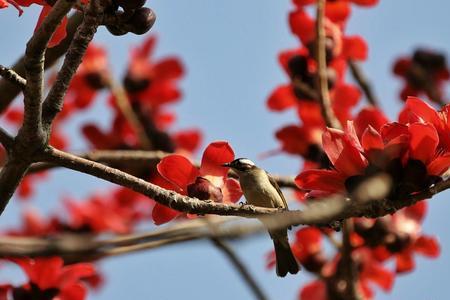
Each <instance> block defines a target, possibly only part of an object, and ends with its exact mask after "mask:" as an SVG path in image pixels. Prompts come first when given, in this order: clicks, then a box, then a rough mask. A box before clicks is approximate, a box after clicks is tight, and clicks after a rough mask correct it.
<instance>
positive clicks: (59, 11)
mask: <svg viewBox="0 0 450 300" xmlns="http://www.w3.org/2000/svg"><path fill="white" fill-rule="evenodd" d="M73 4H74V1H73V0H59V1H57V2H56V3H55V5H54V6H53V7H52V9H51V11H50V13H49V14H48V15H47V17H46V18H45V19H44V21H43V22H42V24H41V26H40V27H39V28H38V30H37V31H36V33H35V34H33V36H32V38H31V39H30V41H29V42H28V43H27V49H26V51H25V60H24V66H25V78H26V80H27V84H26V86H25V90H24V96H25V97H24V120H23V125H22V128H21V129H20V131H19V136H20V137H23V138H24V139H27V140H29V141H31V140H34V139H35V138H39V136H38V135H39V134H41V132H40V131H42V127H41V126H42V122H41V112H42V106H41V101H42V98H43V92H44V62H45V50H46V49H47V46H48V43H49V42H50V39H51V37H52V36H53V33H54V32H55V31H56V28H57V27H58V25H59V24H60V23H61V21H62V19H63V18H64V17H65V16H66V15H67V13H68V12H69V11H70V9H71V8H72V6H73Z"/></svg>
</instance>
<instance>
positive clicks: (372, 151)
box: [296, 122, 450, 198]
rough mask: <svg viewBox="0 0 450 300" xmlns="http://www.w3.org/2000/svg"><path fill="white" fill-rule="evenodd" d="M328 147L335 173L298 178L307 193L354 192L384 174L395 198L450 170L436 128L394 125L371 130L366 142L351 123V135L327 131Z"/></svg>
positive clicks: (449, 158)
mask: <svg viewBox="0 0 450 300" xmlns="http://www.w3.org/2000/svg"><path fill="white" fill-rule="evenodd" d="M322 142H323V149H324V151H325V152H326V154H327V155H328V158H329V159H330V161H331V163H332V165H333V167H334V169H333V170H307V171H305V172H303V173H301V174H300V175H299V176H298V177H297V178H296V182H297V184H298V185H299V187H301V188H304V189H308V190H319V191H324V192H328V193H339V192H344V191H345V190H347V192H351V191H352V189H353V188H354V184H356V183H358V182H360V180H362V179H363V178H365V176H370V175H371V174H374V173H373V172H377V171H384V172H388V173H389V174H390V175H391V176H392V178H393V182H394V183H395V185H394V187H393V190H392V193H393V194H392V195H391V196H390V197H393V198H396V197H405V196H407V195H409V194H411V193H413V192H418V191H420V190H422V189H425V188H427V187H428V186H429V185H431V184H432V183H434V182H435V181H436V180H439V176H440V175H442V174H443V173H444V172H445V171H446V170H447V169H448V167H449V166H450V155H449V154H448V153H446V152H447V151H448V150H447V149H445V151H443V150H442V149H438V145H439V136H438V133H437V131H436V129H435V127H434V126H433V125H432V124H430V123H424V122H415V123H409V124H407V125H404V124H400V123H389V124H386V125H384V126H383V127H382V128H381V132H380V133H379V132H378V131H376V130H375V129H374V128H372V127H368V128H367V129H366V130H365V132H364V134H363V135H362V138H361V143H360V140H359V138H358V136H357V135H356V132H355V128H354V127H353V123H352V122H349V123H348V125H347V128H346V131H345V132H343V131H341V130H336V129H330V128H329V129H327V130H326V132H325V133H324V134H323V136H322ZM369 165H370V168H367V167H368V166H369ZM367 172H369V173H370V174H369V173H367Z"/></svg>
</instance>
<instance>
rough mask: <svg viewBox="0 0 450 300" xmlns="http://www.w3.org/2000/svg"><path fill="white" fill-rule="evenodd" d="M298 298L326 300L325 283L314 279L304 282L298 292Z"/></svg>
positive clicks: (302, 299)
mask: <svg viewBox="0 0 450 300" xmlns="http://www.w3.org/2000/svg"><path fill="white" fill-rule="evenodd" d="M300 300H328V293H327V287H326V285H325V283H324V282H323V281H320V280H316V281H313V282H310V283H308V284H305V285H304V286H303V288H302V290H301V292H300Z"/></svg>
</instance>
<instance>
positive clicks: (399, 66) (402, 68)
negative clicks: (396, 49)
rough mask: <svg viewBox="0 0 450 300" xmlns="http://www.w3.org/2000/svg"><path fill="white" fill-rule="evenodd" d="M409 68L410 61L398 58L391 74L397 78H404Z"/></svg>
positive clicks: (405, 58)
mask: <svg viewBox="0 0 450 300" xmlns="http://www.w3.org/2000/svg"><path fill="white" fill-rule="evenodd" d="M410 67H411V59H409V58H407V57H401V58H399V59H398V60H397V61H396V62H395V63H394V67H393V68H392V72H393V73H394V74H395V75H397V76H405V74H406V72H407V71H408V70H409V68H410Z"/></svg>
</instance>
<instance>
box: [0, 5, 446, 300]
mask: <svg viewBox="0 0 450 300" xmlns="http://www.w3.org/2000/svg"><path fill="white" fill-rule="evenodd" d="M147 5H148V6H149V7H151V8H152V9H154V10H155V12H156V14H157V17H158V19H157V22H156V24H155V26H154V28H153V29H152V30H151V32H152V33H156V34H157V35H158V36H159V42H158V47H157V56H158V55H159V56H161V55H167V54H176V55H178V56H179V57H180V58H181V59H182V60H183V62H184V64H185V65H186V67H187V71H188V72H187V76H186V78H185V79H183V80H182V86H183V91H184V98H183V100H182V102H181V104H177V105H176V111H177V113H178V115H179V120H178V122H177V126H178V127H180V128H185V127H199V128H201V129H202V130H203V132H204V133H205V140H204V143H205V144H207V143H209V142H210V141H213V140H218V139H226V140H228V141H229V142H230V143H231V144H232V146H233V148H234V149H235V152H236V154H237V155H238V156H246V157H249V158H252V159H254V160H256V161H257V163H259V164H260V165H261V166H263V167H264V168H266V169H267V170H268V171H270V172H272V173H277V174H297V173H298V170H299V168H300V161H298V159H297V158H292V157H287V156H274V157H270V158H268V159H265V160H260V159H258V155H259V154H261V153H262V152H265V151H267V150H271V149H274V148H276V147H277V143H276V141H275V139H274V137H273V133H274V130H275V129H276V128H279V127H280V126H281V125H283V124H286V123H288V122H289V121H293V120H294V119H295V116H294V115H293V113H286V114H274V113H270V112H268V110H267V109H266V107H265V100H266V98H267V96H268V94H269V93H270V91H271V90H272V89H273V88H274V87H275V86H276V85H278V84H280V83H282V82H285V81H286V80H287V78H285V75H284V74H283V72H282V70H281V68H280V67H279V65H278V64H277V54H278V53H279V52H280V51H281V50H283V49H287V48H290V47H295V46H296V45H298V42H297V41H296V40H295V38H294V37H293V36H292V35H291V34H290V32H289V28H288V24H287V14H288V11H289V10H290V9H291V8H292V5H291V3H290V1H288V0H284V1H272V0H246V1H242V0H229V1H208V0H190V1H183V0H151V1H150V0H149V1H147ZM449 10H450V3H447V2H445V1H441V0H429V1H410V0H395V1H388V0H381V1H380V4H379V5H378V6H377V7H375V8H372V9H357V8H354V9H353V16H352V18H351V21H350V24H349V28H348V32H349V33H351V34H361V35H363V36H364V37H365V38H366V39H367V41H368V42H369V45H370V53H369V60H368V61H367V63H365V64H364V65H363V67H364V69H365V71H366V73H367V74H368V76H369V77H370V79H371V80H372V82H373V83H374V87H375V89H376V94H377V95H378V96H379V98H380V99H381V100H382V108H383V109H385V111H386V112H387V114H388V115H389V117H391V118H396V116H397V112H398V110H399V109H400V107H401V103H400V101H399V100H398V97H397V94H398V91H399V89H400V86H401V82H400V81H398V80H397V79H394V78H393V76H392V74H391V65H392V62H393V60H394V59H395V58H396V57H398V56H399V55H403V54H411V53H412V51H413V48H415V47H416V46H429V47H432V48H436V49H439V50H443V51H445V50H450V20H449V18H448V12H449ZM38 13H39V9H38V8H37V7H35V6H32V7H31V8H28V9H26V10H25V13H24V15H23V16H22V17H20V18H18V17H17V11H16V10H14V9H13V8H9V9H5V10H1V11H0V45H1V46H0V63H1V64H3V65H12V64H13V62H14V61H15V60H16V59H17V58H18V57H19V56H20V55H21V54H22V53H23V51H24V48H25V43H26V41H27V39H28V38H29V37H30V35H31V34H32V32H33V28H34V26H35V23H36V20H37V16H38ZM142 39H143V37H141V36H135V35H132V34H128V35H126V36H122V37H115V36H112V35H111V34H109V33H108V32H107V31H106V30H105V29H101V30H100V31H99V33H98V35H97V36H96V39H95V41H96V42H98V43H101V44H103V45H106V46H107V47H108V52H109V56H110V61H111V62H112V68H113V69H114V71H115V73H116V75H117V76H118V77H119V76H122V72H124V71H125V68H124V67H125V65H126V63H127V59H128V53H129V52H128V50H129V49H130V47H131V46H132V45H136V44H138V43H139V42H140V41H141V40H142ZM18 100H19V101H20V99H18ZM97 103H98V104H97V105H96V106H95V108H94V109H93V110H91V112H90V113H88V114H83V115H82V116H79V117H77V118H75V120H74V121H73V122H71V124H70V126H69V127H68V128H67V129H66V130H67V131H66V132H67V133H69V134H70V135H71V136H73V140H72V145H73V146H72V148H73V149H71V150H73V151H81V150H83V149H86V145H85V144H83V142H82V140H81V139H80V135H79V129H78V127H77V124H80V122H83V121H85V120H96V121H97V122H98V123H100V124H106V123H107V122H108V120H109V118H110V117H111V116H110V115H109V114H108V112H107V111H106V110H105V109H104V108H103V106H102V104H104V102H103V101H99V102H97ZM108 185H109V184H107V183H105V182H102V181H100V180H98V179H95V178H92V177H89V176H87V175H80V174H77V173H74V172H71V171H63V170H57V171H53V172H52V174H51V176H50V177H49V180H47V181H46V182H45V183H44V184H41V185H39V187H38V191H37V194H36V199H34V200H33V205H37V206H38V207H39V208H40V210H41V211H43V212H46V211H52V210H54V209H55V207H57V206H58V205H60V204H59V203H58V202H59V201H61V199H62V198H63V197H64V196H67V195H70V196H73V197H75V198H79V199H83V197H86V196H88V195H90V194H91V193H92V192H94V191H101V190H102V189H104V188H105V187H107V186H108ZM447 195H449V193H448V192H447V193H442V194H441V195H439V196H437V197H435V198H434V199H433V200H432V201H430V209H429V215H428V217H427V219H426V221H425V224H424V231H425V232H426V233H430V234H436V235H438V236H439V239H440V242H441V245H442V248H443V250H442V254H441V257H440V258H439V259H438V260H428V259H418V260H417V267H416V271H415V272H413V273H412V274H408V275H404V276H399V277H397V280H396V282H395V286H394V291H393V292H392V293H391V294H388V295H385V294H383V293H381V292H379V293H377V297H376V299H445V298H446V296H448V294H449V291H448V287H447V284H448V278H449V277H450V268H449V266H450V235H449V233H448V231H447V229H446V228H447V226H449V224H450V222H449V220H448V215H449V213H450V201H449V200H448V199H446V198H448V196H447ZM24 205H25V206H26V205H28V204H27V203H18V201H13V202H12V203H11V204H10V205H9V206H8V208H7V210H6V213H5V214H4V215H3V216H2V217H1V218H0V226H1V229H2V230H4V229H6V228H12V227H14V225H15V224H18V223H19V217H18V216H19V212H20V207H23V206H24ZM232 245H233V246H234V248H235V249H236V251H237V252H238V253H239V255H240V256H241V257H242V258H243V259H244V260H245V262H246V264H247V265H248V266H249V268H250V270H251V271H252V273H253V274H254V275H255V277H256V279H257V280H258V282H260V283H261V285H262V286H263V287H264V289H265V291H266V292H267V293H268V294H269V296H270V298H271V299H296V297H297V295H298V291H299V289H300V286H301V285H302V284H304V283H306V282H308V280H309V278H308V276H307V275H306V273H305V272H302V273H300V274H299V275H297V276H288V277H287V278H284V279H280V278H277V277H276V275H275V272H274V271H273V270H270V271H268V270H266V269H265V256H266V254H267V253H268V252H269V251H270V250H271V247H272V243H271V240H270V239H269V237H268V236H266V235H261V236H258V237H252V238H248V239H243V240H241V241H236V242H233V243H232ZM100 265H101V269H102V270H103V271H104V273H105V274H106V275H107V277H106V280H107V281H106V285H105V286H104V287H103V288H102V289H101V291H100V292H98V293H94V294H91V295H90V296H89V299H98V300H106V299H107V300H115V299H158V300H160V299H161V300H162V299H179V298H183V299H211V298H213V299H251V298H252V294H250V292H249V290H248V289H247V287H246V286H245V285H244V284H243V282H242V281H241V280H240V278H239V275H238V274H237V273H236V272H235V270H234V269H233V268H232V267H231V266H230V265H229V263H228V261H227V260H226V259H225V258H224V257H223V256H222V254H221V253H219V252H218V251H217V250H216V249H215V248H214V247H212V246H211V244H210V243H209V242H207V241H204V242H192V243H185V244H177V245H175V246H169V247H164V248H160V249H157V250H152V251H147V252H143V253H139V254H131V255H128V256H123V257H117V258H113V259H108V260H105V261H103V262H101V263H100ZM21 278H22V277H21V274H20V272H18V271H17V272H14V271H8V272H2V271H0V283H1V282H3V281H4V280H5V279H8V280H11V279H12V280H13V281H15V282H20V280H21Z"/></svg>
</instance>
